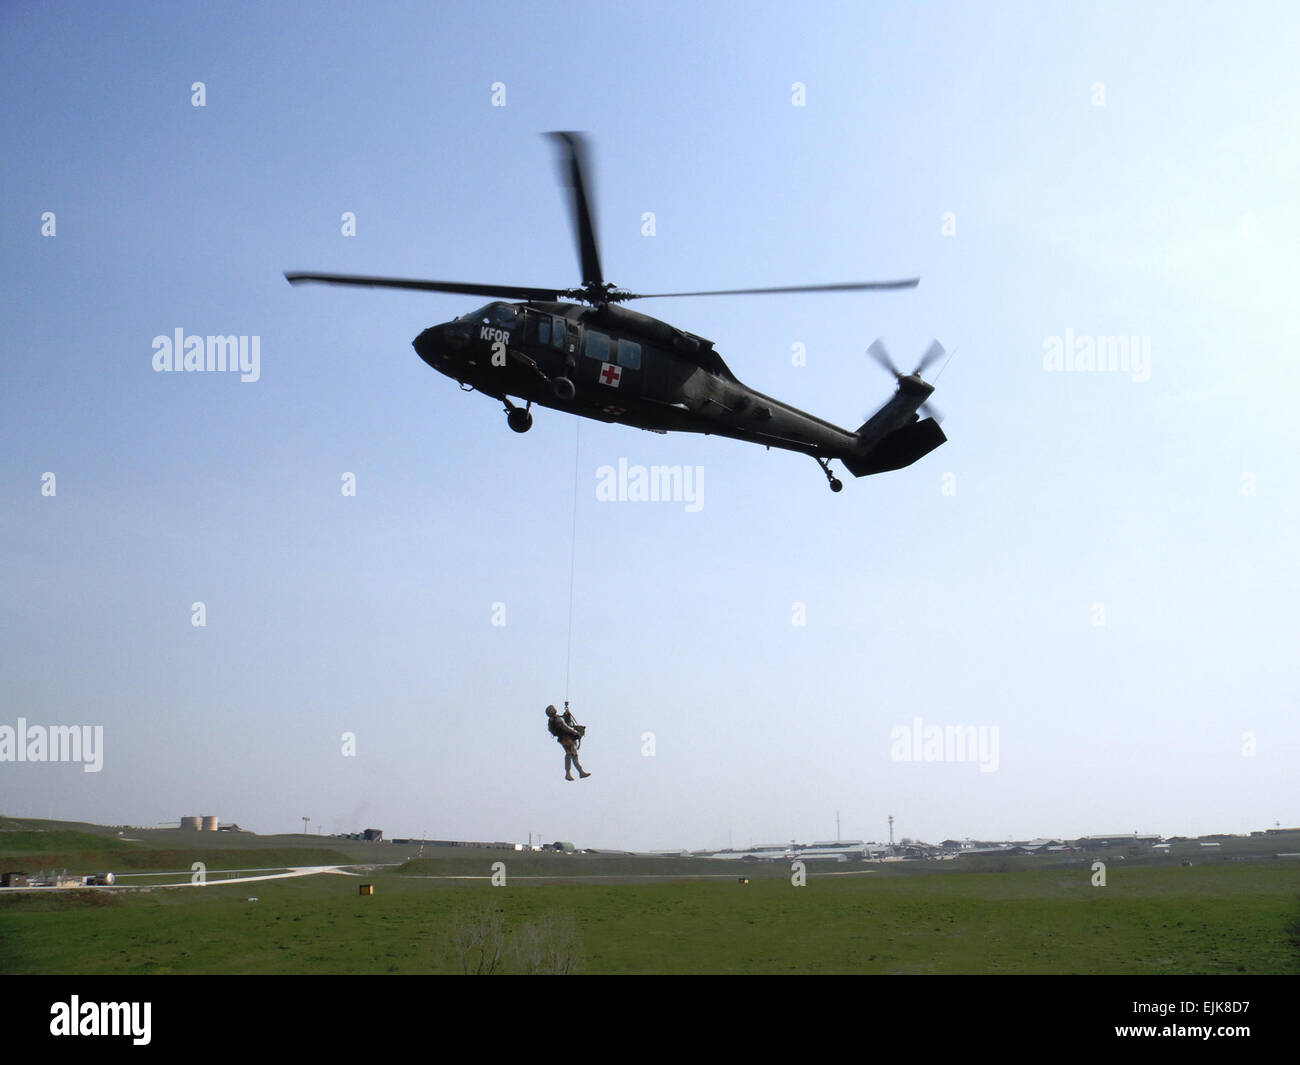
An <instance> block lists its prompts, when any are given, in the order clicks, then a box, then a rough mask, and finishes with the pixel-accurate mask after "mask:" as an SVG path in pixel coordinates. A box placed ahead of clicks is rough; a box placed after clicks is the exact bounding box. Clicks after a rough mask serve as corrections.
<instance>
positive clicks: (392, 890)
mask: <svg viewBox="0 0 1300 1065" xmlns="http://www.w3.org/2000/svg"><path fill="white" fill-rule="evenodd" d="M552 861H553V864H552V868H551V871H552V872H554V873H555V874H556V876H557V877H559V878H561V879H560V882H555V881H532V880H525V879H523V878H522V877H520V878H517V879H514V880H512V881H508V883H507V885H506V886H505V887H493V886H491V885H490V883H489V882H488V881H486V880H481V881H460V880H441V879H422V878H418V877H417V876H412V875H410V872H405V871H401V870H385V871H376V872H374V873H371V874H368V875H367V876H366V877H365V878H364V880H365V882H369V883H373V884H374V885H375V894H374V895H373V896H369V897H363V896H360V895H359V894H358V890H357V888H358V884H359V883H361V882H362V878H357V877H350V876H339V875H321V876H314V877H310V878H304V879H297V880H276V881H265V882H260V883H255V884H247V885H225V886H210V887H206V888H203V889H194V888H173V889H165V890H164V889H153V890H150V891H148V892H138V891H134V892H90V891H86V892H59V893H58V894H55V893H53V892H51V893H48V894H45V893H31V894H21V893H15V894H13V895H8V896H4V897H0V971H4V972H6V973H65V974H68V973H78V974H79V973H386V972H387V973H430V972H432V973H457V972H461V971H462V967H463V964H464V963H465V961H466V960H467V959H468V961H469V962H470V964H471V967H472V966H473V964H474V963H475V962H476V960H477V958H478V957H479V954H478V953H475V948H474V946H473V944H472V943H471V942H469V939H470V938H472V937H471V933H473V932H475V931H479V932H481V933H482V934H483V936H485V937H486V939H487V940H488V941H489V942H491V941H492V940H493V937H494V936H495V937H499V939H500V942H501V945H502V951H501V956H502V968H503V970H504V971H527V970H529V969H537V968H539V967H540V968H543V969H544V968H545V967H546V966H547V964H548V962H547V961H546V958H547V957H551V958H554V957H555V956H557V955H562V956H563V961H564V963H565V964H570V963H571V964H573V965H574V966H575V967H576V968H578V969H579V970H580V971H583V972H588V973H698V972H716V973H796V972H798V973H804V972H808V973H847V972H859V973H1145V974H1170V973H1211V974H1217V973H1287V972H1290V973H1295V972H1300V962H1298V958H1300V921H1298V915H1300V877H1298V876H1297V870H1296V868H1295V867H1292V866H1285V865H1282V864H1279V863H1272V864H1265V863H1252V864H1250V865H1232V866H1229V865H1226V864H1225V865H1221V866H1218V867H1214V866H1202V867H1198V868H1191V869H1183V868H1177V869H1152V868H1147V869H1133V870H1128V871H1125V872H1124V873H1123V874H1120V875H1115V874H1112V875H1111V877H1110V878H1109V883H1108V886H1106V887H1104V888H1094V887H1092V886H1091V885H1090V882H1089V875H1088V872H1087V869H1086V867H1083V868H1080V869H1079V870H1072V871H1070V872H1068V874H1067V873H1063V872H1062V871H1060V870H1041V871H1034V872H1015V873H993V874H990V873H966V872H952V873H943V874H936V875H932V876H922V875H898V874H891V873H887V872H882V873H866V874H865V875H860V876H819V875H817V873H816V871H815V870H814V871H813V873H812V875H810V877H809V880H808V884H807V886H806V887H799V888H796V887H793V886H791V884H790V882H789V879H788V876H786V875H775V876H768V877H761V876H760V877H757V878H754V879H752V880H751V882H750V883H749V884H740V883H738V882H737V881H736V879H734V878H728V879H726V880H719V881H706V880H665V881H651V882H625V881H612V882H608V883H606V882H592V881H583V882H574V881H569V882H565V881H564V880H563V877H564V875H565V872H566V871H567V872H568V873H570V874H572V873H576V872H582V873H585V874H592V868H583V866H584V865H585V863H581V862H574V861H572V860H570V861H568V862H567V863H565V865H563V866H557V865H555V864H554V863H555V861H556V860H554V859H553V860H552ZM559 861H560V862H563V859H560V860H559ZM429 865H430V863H418V865H415V866H412V867H411V871H418V870H421V869H423V868H427V867H428V866H429ZM507 868H508V869H509V868H511V866H510V864H509V860H508V859H507ZM477 871H478V873H479V874H483V873H486V871H487V870H486V868H485V866H484V865H483V864H482V863H479V864H478V865H477ZM769 871H770V870H769ZM780 872H781V873H784V872H785V870H784V869H781V870H780ZM627 873H628V870H627V869H621V870H618V869H616V870H613V871H611V872H608V873H605V874H601V875H606V876H616V877H621V876H622V875H623V874H627ZM531 875H539V874H536V873H534V874H531ZM541 875H544V874H541ZM250 896H256V898H257V900H258V901H256V902H250V901H248V900H249V897H250ZM539 940H541V941H543V944H542V945H543V947H546V946H548V943H549V945H550V947H553V948H554V949H551V950H550V953H549V954H547V953H546V952H545V951H543V952H542V953H541V954H539V953H538V951H537V950H536V949H533V951H532V953H531V955H530V954H529V953H528V951H526V950H519V949H516V948H519V947H521V946H524V945H527V944H532V946H533V947H534V948H536V946H537V944H538V942H539ZM539 959H540V962H539Z"/></svg>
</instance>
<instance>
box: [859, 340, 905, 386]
mask: <svg viewBox="0 0 1300 1065" xmlns="http://www.w3.org/2000/svg"><path fill="white" fill-rule="evenodd" d="M867 354H868V355H870V356H871V357H872V358H873V359H875V360H876V362H878V363H880V365H881V368H882V369H885V370H888V371H889V372H890V373H891V374H893V375H894V376H895V377H902V376H903V375H902V374H901V373H899V370H898V367H897V366H895V365H894V360H893V359H891V358H890V357H889V352H888V351H887V350H886V349H885V342H884V341H883V340H880V339H879V338H877V339H875V340H873V341H872V342H871V347H869V348H867Z"/></svg>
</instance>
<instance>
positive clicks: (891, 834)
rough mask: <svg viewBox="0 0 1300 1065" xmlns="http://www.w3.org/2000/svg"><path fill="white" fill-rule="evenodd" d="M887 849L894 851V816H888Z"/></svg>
mask: <svg viewBox="0 0 1300 1065" xmlns="http://www.w3.org/2000/svg"><path fill="white" fill-rule="evenodd" d="M889 849H890V850H891V851H892V850H893V849H894V815H893V814H890V815H889Z"/></svg>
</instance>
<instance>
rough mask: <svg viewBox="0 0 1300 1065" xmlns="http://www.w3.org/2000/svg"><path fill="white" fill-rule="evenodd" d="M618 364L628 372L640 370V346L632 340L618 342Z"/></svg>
mask: <svg viewBox="0 0 1300 1065" xmlns="http://www.w3.org/2000/svg"><path fill="white" fill-rule="evenodd" d="M618 364H619V365H620V366H626V367H627V368H628V369H629V370H639V369H641V345H640V344H638V343H636V342H635V341H632V340H620V341H619V342H618Z"/></svg>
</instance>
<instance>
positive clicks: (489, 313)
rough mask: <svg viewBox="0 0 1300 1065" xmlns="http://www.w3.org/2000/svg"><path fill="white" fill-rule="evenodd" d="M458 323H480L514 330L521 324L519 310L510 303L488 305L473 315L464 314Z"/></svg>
mask: <svg viewBox="0 0 1300 1065" xmlns="http://www.w3.org/2000/svg"><path fill="white" fill-rule="evenodd" d="M456 320H457V321H458V322H479V323H481V324H483V325H492V326H496V327H497V328H498V329H513V328H514V327H515V326H516V325H518V324H519V309H518V308H517V307H515V306H514V305H513V304H510V303H488V304H485V305H484V306H482V307H480V308H479V309H478V310H477V311H474V312H473V313H472V314H462V315H461V316H460V317H459V318H458V319H456Z"/></svg>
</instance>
